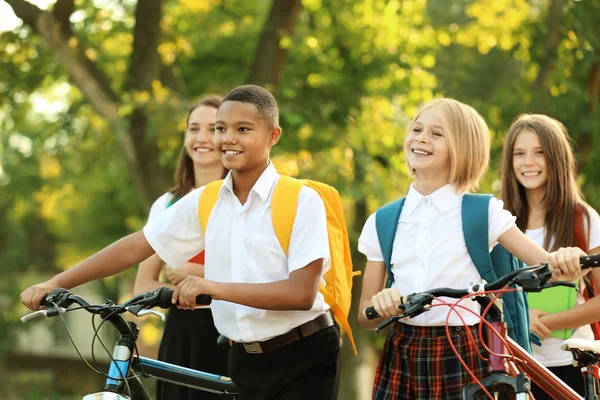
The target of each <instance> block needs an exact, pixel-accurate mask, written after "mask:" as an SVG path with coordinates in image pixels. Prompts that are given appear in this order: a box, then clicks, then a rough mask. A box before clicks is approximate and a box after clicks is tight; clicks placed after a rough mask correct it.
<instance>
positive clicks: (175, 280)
mask: <svg viewBox="0 0 600 400" xmlns="http://www.w3.org/2000/svg"><path fill="white" fill-rule="evenodd" d="M195 269H200V268H199V266H198V264H194V263H185V264H183V265H181V266H179V267H177V268H171V267H169V266H168V265H167V267H166V268H165V275H167V279H169V282H171V283H172V284H173V285H179V284H180V283H181V281H183V280H184V279H185V278H186V277H187V276H189V275H194V276H198V273H197V272H196V271H195Z"/></svg>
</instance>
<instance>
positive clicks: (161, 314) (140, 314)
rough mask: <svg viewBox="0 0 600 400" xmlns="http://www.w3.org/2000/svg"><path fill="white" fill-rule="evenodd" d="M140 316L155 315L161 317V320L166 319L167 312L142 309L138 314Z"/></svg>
mask: <svg viewBox="0 0 600 400" xmlns="http://www.w3.org/2000/svg"><path fill="white" fill-rule="evenodd" d="M136 315H137V316H138V317H144V316H146V315H155V316H157V317H159V318H160V319H161V321H164V320H165V314H163V313H161V312H160V311H156V310H147V309H146V310H140V312H138V313H137V314H136Z"/></svg>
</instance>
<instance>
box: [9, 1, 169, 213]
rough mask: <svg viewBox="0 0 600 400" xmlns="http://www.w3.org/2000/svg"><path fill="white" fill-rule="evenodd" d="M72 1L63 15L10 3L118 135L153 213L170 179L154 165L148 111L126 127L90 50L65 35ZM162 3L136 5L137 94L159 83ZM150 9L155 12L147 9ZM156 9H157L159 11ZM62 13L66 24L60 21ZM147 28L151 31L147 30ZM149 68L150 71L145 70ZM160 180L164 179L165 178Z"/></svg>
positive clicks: (63, 7)
mask: <svg viewBox="0 0 600 400" xmlns="http://www.w3.org/2000/svg"><path fill="white" fill-rule="evenodd" d="M69 2H70V0H59V3H60V4H59V3H57V7H59V8H60V10H61V11H60V12H59V11H56V10H55V12H45V11H43V10H41V9H39V8H38V7H35V6H34V5H32V4H31V3H29V2H27V1H24V0H9V1H8V4H9V5H11V7H12V8H13V10H14V12H15V14H16V15H17V16H18V17H19V18H21V19H22V20H23V21H24V22H25V24H27V25H28V26H30V27H31V28H32V29H33V30H34V31H35V32H37V33H39V35H40V36H41V37H42V38H43V39H44V40H45V41H46V42H47V44H48V46H49V48H50V49H51V50H52V51H53V52H54V53H55V54H56V56H57V57H58V59H59V60H60V62H61V64H62V65H63V67H64V68H65V69H66V70H67V71H68V73H69V74H70V76H71V79H72V81H73V82H74V84H75V85H76V86H77V87H78V88H79V90H81V92H82V93H83V94H84V96H85V97H86V98H87V100H88V101H89V103H90V104H91V105H92V107H93V108H94V109H95V110H96V111H97V112H98V113H99V114H100V115H101V116H102V117H104V118H105V119H106V120H107V121H108V123H109V124H110V126H111V128H112V129H113V130H114V131H115V135H116V137H117V140H118V142H119V145H120V147H121V150H122V152H123V156H124V158H125V161H126V163H127V166H128V169H129V171H130V173H131V175H132V180H133V183H134V185H135V188H136V191H137V193H138V195H139V197H140V200H141V203H142V205H143V207H144V208H145V209H147V210H148V209H149V208H150V205H151V204H152V201H153V200H154V199H155V198H156V197H157V196H158V195H159V194H160V193H162V192H163V191H164V188H165V187H166V186H167V184H168V181H169V179H168V178H166V176H165V171H164V170H162V168H161V167H160V165H158V163H157V162H156V159H157V154H158V149H157V146H156V143H154V142H146V141H145V140H144V136H145V132H146V130H147V126H148V121H147V115H146V113H145V111H144V110H137V109H136V110H134V112H133V113H132V115H131V119H130V121H129V130H128V129H127V125H128V124H127V122H126V120H124V119H123V117H122V116H120V115H119V112H118V110H119V107H120V101H119V97H118V96H117V94H116V93H115V92H114V91H113V90H112V88H111V86H110V84H109V82H108V79H106V77H105V75H104V74H103V73H102V71H101V70H100V69H99V68H98V66H97V65H96V64H95V63H94V62H93V61H92V60H91V59H90V58H89V57H88V56H87V48H85V46H84V45H83V44H82V43H81V41H79V40H77V38H76V37H75V36H73V35H72V32H71V31H70V30H69V31H68V32H67V33H66V32H65V30H64V21H65V18H66V20H67V21H68V17H66V14H67V12H68V9H69ZM160 3H161V1H160V0H144V1H140V2H138V4H139V5H140V6H139V7H138V8H139V9H140V12H139V13H137V12H136V17H138V18H139V19H137V20H136V39H135V40H134V42H135V46H134V54H132V62H131V69H130V74H131V75H130V77H131V79H130V80H129V82H130V85H131V86H130V87H131V88H133V89H137V90H144V89H148V88H149V87H150V86H151V83H152V80H153V79H158V73H159V70H160V58H159V56H158V52H157V47H158V40H159V39H158V38H159V35H158V31H159V29H160V28H159V23H160V17H161V11H160ZM151 4H153V5H155V9H154V10H153V9H148V8H149V7H150V8H152V6H150V5H151ZM157 5H158V10H156V8H157ZM56 13H58V15H60V16H61V17H62V21H63V24H61V22H60V21H59V20H57V19H56V17H55V15H56ZM146 23H148V25H152V26H148V27H144V26H143V25H145V24H146ZM146 68H147V69H146ZM161 178H162V179H161Z"/></svg>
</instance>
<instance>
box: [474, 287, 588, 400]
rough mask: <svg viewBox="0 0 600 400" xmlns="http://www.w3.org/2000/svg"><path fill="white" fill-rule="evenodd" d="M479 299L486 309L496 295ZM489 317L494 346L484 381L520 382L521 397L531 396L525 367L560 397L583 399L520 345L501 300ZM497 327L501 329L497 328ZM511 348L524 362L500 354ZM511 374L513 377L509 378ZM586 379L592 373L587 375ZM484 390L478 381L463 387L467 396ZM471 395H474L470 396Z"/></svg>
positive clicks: (488, 341) (562, 399) (490, 339)
mask: <svg viewBox="0 0 600 400" xmlns="http://www.w3.org/2000/svg"><path fill="white" fill-rule="evenodd" d="M477 301H478V303H480V305H481V307H482V310H483V309H484V308H485V307H487V306H488V305H489V303H490V302H492V298H491V297H489V296H485V297H478V298H477ZM486 319H487V320H488V322H489V323H490V325H491V329H489V328H487V327H486V329H485V342H486V344H487V346H488V348H489V349H490V350H491V351H490V353H489V355H488V359H489V361H488V365H489V367H488V376H487V377H485V378H484V379H482V382H486V383H487V384H491V385H493V384H496V383H499V384H504V383H506V384H507V385H510V384H511V383H512V384H513V385H515V382H516V386H517V389H518V391H519V392H521V393H517V399H527V396H526V394H527V393H529V390H530V386H529V385H528V382H526V380H524V378H519V379H517V378H518V377H519V375H520V373H521V371H522V372H523V373H525V375H526V376H527V377H529V378H530V379H531V380H532V381H534V382H535V383H536V384H537V385H538V386H539V387H541V388H542V389H544V391H546V389H545V388H549V389H551V390H552V393H549V392H548V391H546V393H547V394H548V395H550V396H552V397H554V398H555V399H556V400H581V399H582V397H581V396H580V395H579V394H578V393H577V392H575V391H574V390H573V389H571V388H570V387H569V386H567V385H566V384H565V383H564V382H563V381H561V380H560V379H559V378H558V377H557V376H556V375H554V374H553V373H552V372H550V371H549V370H548V369H547V368H546V367H544V366H543V365H542V364H541V363H540V362H539V361H537V360H536V359H535V358H533V356H531V355H530V354H529V353H528V352H527V351H525V350H524V349H523V348H522V347H521V346H519V345H518V344H517V343H516V342H515V341H513V340H512V339H511V338H510V337H509V336H508V330H507V328H506V324H505V322H504V316H503V311H502V308H501V306H500V303H498V302H496V301H494V302H493V304H491V305H490V307H489V310H488V314H487V315H486ZM494 330H495V331H496V332H497V333H496V332H494ZM502 339H504V340H506V343H507V345H508V349H509V350H510V351H512V354H513V355H514V356H515V357H516V358H517V359H519V360H521V361H522V362H519V365H518V366H517V365H516V363H515V361H513V360H510V359H507V358H506V357H501V356H499V355H502V354H507V353H509V352H508V351H507V346H506V345H505V343H504V341H503V340H502ZM507 377H510V378H507ZM586 379H588V377H587V376H586ZM479 390H480V388H479V386H478V385H477V384H474V383H472V384H469V385H468V386H467V387H466V388H465V389H463V397H464V398H472V396H473V395H474V394H475V393H477V392H478V391H479ZM469 396H471V397H469Z"/></svg>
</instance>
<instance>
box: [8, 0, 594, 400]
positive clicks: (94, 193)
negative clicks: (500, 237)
mask: <svg viewBox="0 0 600 400" xmlns="http://www.w3.org/2000/svg"><path fill="white" fill-rule="evenodd" d="M599 16H600V0H584V1H583V0H581V1H576V0H528V1H526V0H493V1H490V0H429V1H426V0H303V1H301V0H259V1H250V0H202V1H194V0H173V1H168V2H167V1H160V0H144V1H140V2H139V3H138V2H136V1H133V0H121V1H118V0H103V1H101V0H95V1H94V0H76V1H73V0H59V1H56V2H55V1H32V2H27V1H24V0H7V1H2V0H0V215H1V217H2V221H1V223H0V271H2V277H3V279H2V280H0V388H1V389H0V399H11V400H12V399H71V398H73V399H74V398H81V396H82V395H83V394H85V393H90V392H94V391H98V390H100V389H101V386H102V379H101V377H99V376H97V375H95V374H94V373H93V372H92V371H91V370H90V369H89V368H88V367H86V366H85V364H84V363H83V362H82V361H81V360H79V359H78V356H77V355H76V353H75V352H74V350H73V345H72V344H71V343H70V341H69V338H68V336H67V334H66V331H65V329H64V326H63V325H62V322H61V321H59V320H58V319H54V320H41V319H40V320H35V321H33V322H31V323H29V324H27V325H23V324H21V323H20V322H19V317H20V316H21V315H23V314H24V313H25V312H26V310H25V309H24V308H23V307H22V306H21V305H20V303H19V301H18V295H19V293H20V292H21V290H23V289H24V288H25V287H27V286H28V285H30V284H32V283H36V282H38V281H40V280H43V279H45V278H46V277H48V276H50V275H52V274H55V273H56V272H58V271H60V270H63V269H65V268H69V267H70V266H72V265H74V264H75V263H76V262H78V261H80V260H82V259H83V258H85V257H87V256H89V255H90V254H92V253H93V252H94V251H96V250H98V249H100V248H102V247H103V246H105V245H107V244H109V243H111V242H112V241H114V240H116V239H118V238H120V237H122V236H124V235H126V234H128V233H130V232H133V231H135V230H138V229H140V228H141V227H143V225H144V222H145V220H146V216H147V212H148V209H149V206H150V205H151V204H152V202H153V201H154V200H155V199H156V198H157V197H158V196H160V195H161V194H162V193H164V191H165V190H166V189H167V188H168V187H169V186H170V185H171V183H172V176H173V170H174V167H175V160H176V156H177V154H178V151H179V149H180V147H181V145H182V140H181V139H182V134H183V129H184V118H185V113H186V111H187V108H188V106H189V104H190V102H191V101H192V100H193V99H195V98H197V97H199V96H201V95H202V94H204V93H221V94H225V93H226V92H227V91H228V90H230V89H232V88H233V87H235V86H237V85H240V84H243V83H256V84H260V85H263V86H266V87H267V88H269V89H270V90H271V91H272V92H273V93H274V94H275V96H276V97H277V99H278V101H279V105H280V111H281V125H282V127H283V131H284V134H283V137H282V140H281V142H280V143H279V144H278V145H277V147H276V148H275V149H274V151H273V160H274V163H275V164H276V166H277V167H278V168H280V169H282V170H286V171H288V172H289V173H291V174H292V175H296V176H301V177H307V178H311V179H316V180H321V181H325V182H328V183H330V184H332V185H334V186H335V187H336V188H338V190H339V191H340V193H341V194H342V197H343V200H344V204H345V213H346V218H347V222H348V227H349V230H350V235H351V241H352V247H353V250H355V249H356V239H357V236H358V232H359V231H360V229H361V227H362V225H363V223H364V221H365V219H366V218H367V217H368V215H369V214H370V213H371V212H373V211H374V210H375V209H376V208H377V207H379V206H380V205H382V204H384V203H385V202H387V201H390V200H392V199H395V198H397V197H400V196H401V195H403V194H404V193H405V192H406V190H407V187H408V185H409V184H410V182H411V178H410V176H409V175H408V173H407V170H406V167H405V164H404V156H403V153H402V146H401V144H402V138H403V135H404V132H405V130H406V128H407V122H408V121H410V118H411V117H412V116H413V115H414V113H415V111H416V110H417V109H418V107H419V105H420V104H422V103H423V102H425V101H428V100H430V99H432V98H434V97H439V96H448V97H454V98H457V99H459V100H461V101H463V102H465V103H468V104H471V105H473V106H474V107H475V108H476V109H477V110H479V111H480V112H481V114H482V115H483V116H484V118H485V119H486V121H487V122H488V124H489V126H490V129H491V132H492V136H493V152H492V163H491V168H490V169H489V172H488V173H487V175H486V176H485V178H484V180H483V182H482V185H481V190H482V191H485V192H493V193H497V191H498V190H499V182H498V160H499V155H500V151H501V148H502V141H503V137H504V135H505V133H506V130H507V128H508V126H509V125H510V123H511V121H512V120H513V119H514V118H515V117H516V116H517V115H519V114H520V113H525V112H542V113H547V114H549V115H552V116H554V117H556V118H558V119H559V120H561V121H562V122H563V123H565V125H566V126H567V127H568V128H569V130H570V132H571V134H572V137H573V146H574V148H575V150H576V154H577V158H578V162H579V166H580V183H581V185H582V189H583V191H584V193H585V195H586V197H587V200H588V201H589V202H590V203H591V204H592V205H593V206H595V207H596V208H597V209H598V208H599V207H600V173H599V172H598V171H599V169H598V167H597V166H596V165H597V163H598V161H599V152H598V150H596V149H598V148H599V147H598V146H599V143H598V142H599V141H600V111H599V107H598V101H599V94H600V30H598V27H597V21H598V17H599ZM364 262H365V260H364V258H363V257H361V256H359V255H356V254H355V268H356V269H361V268H363V266H364ZM134 275H135V269H132V270H130V271H127V272H126V273H123V274H121V275H119V276H116V277H113V278H111V279H107V280H105V281H102V282H97V283H93V284H88V285H84V286H83V287H81V288H78V289H76V291H77V292H78V293H81V294H84V295H85V296H87V297H88V298H89V299H90V300H93V301H97V302H102V301H104V299H106V298H110V299H114V300H119V299H121V300H122V299H125V298H127V297H128V296H129V295H130V294H131V290H132V285H133V281H132V279H133V277H134ZM355 287H356V289H357V290H359V289H360V279H359V278H357V279H356V280H355ZM355 299H358V294H357V293H356V294H355ZM354 314H355V310H353V313H352V323H353V324H354V325H356V320H355V315H354ZM67 321H68V323H69V327H70V329H71V331H72V333H73V336H74V339H75V340H76V342H77V345H78V346H79V347H80V348H81V350H82V352H83V354H84V356H85V357H87V358H90V356H91V352H90V345H91V339H92V333H91V332H92V331H91V324H90V319H89V316H88V315H87V314H79V315H78V314H76V313H73V314H72V315H71V316H70V317H69V318H67ZM138 323H140V324H141V325H142V328H141V335H142V336H141V340H140V341H139V344H140V347H141V351H142V352H143V353H144V354H147V355H155V354H156V346H157V344H158V342H159V340H160V337H161V324H160V323H159V322H158V321H154V320H140V321H138ZM111 334H112V333H111V332H110V330H107V332H105V337H106V338H107V340H109V341H111V340H113V337H112V336H111ZM355 335H356V337H357V340H358V345H359V349H360V355H359V356H356V357H355V356H352V355H351V354H350V353H351V352H350V351H349V349H348V348H347V346H344V347H343V359H342V387H341V394H340V399H344V400H345V399H350V400H354V399H357V400H362V399H368V398H370V390H371V388H370V385H371V383H372V376H373V373H374V368H375V364H376V360H377V354H378V349H379V348H380V347H381V345H382V341H383V335H376V334H374V333H368V332H366V331H364V330H362V329H361V328H359V327H355ZM95 353H96V355H97V356H98V357H99V358H100V359H101V360H104V361H105V360H106V356H105V355H103V350H102V349H101V348H100V347H97V348H96V352H95ZM153 385H154V382H148V387H149V388H152V387H153Z"/></svg>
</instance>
